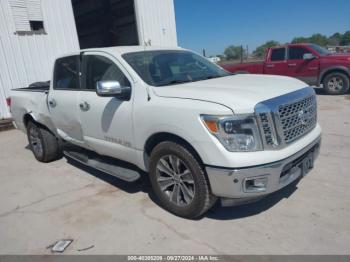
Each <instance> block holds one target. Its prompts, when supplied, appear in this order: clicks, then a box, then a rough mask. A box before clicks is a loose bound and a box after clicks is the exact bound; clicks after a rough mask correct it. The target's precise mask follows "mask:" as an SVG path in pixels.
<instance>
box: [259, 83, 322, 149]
mask: <svg viewBox="0 0 350 262" xmlns="http://www.w3.org/2000/svg"><path fill="white" fill-rule="evenodd" d="M255 113H256V116H257V119H258V123H259V128H260V132H261V136H262V139H263V144H264V147H265V148H266V149H279V148H282V147H285V146H287V145H288V144H289V143H292V142H293V141H295V140H297V139H298V138H300V137H302V136H303V135H305V134H307V133H309V132H310V131H311V130H312V129H313V128H314V127H315V126H316V124H317V103H316V95H315V92H314V90H313V89H312V88H309V87H307V88H304V89H301V90H298V91H295V92H292V93H289V94H286V95H283V96H279V97H276V98H273V99H270V100H266V101H264V102H261V103H259V104H257V105H256V107H255Z"/></svg>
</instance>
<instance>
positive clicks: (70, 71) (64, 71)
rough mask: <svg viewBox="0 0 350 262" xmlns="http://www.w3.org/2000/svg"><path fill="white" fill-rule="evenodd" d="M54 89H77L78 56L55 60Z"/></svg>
mask: <svg viewBox="0 0 350 262" xmlns="http://www.w3.org/2000/svg"><path fill="white" fill-rule="evenodd" d="M53 87H54V89H62V90H78V89H79V88H80V86H79V56H68V57H63V58H59V59H57V60H56V62H55V69H54V83H53Z"/></svg>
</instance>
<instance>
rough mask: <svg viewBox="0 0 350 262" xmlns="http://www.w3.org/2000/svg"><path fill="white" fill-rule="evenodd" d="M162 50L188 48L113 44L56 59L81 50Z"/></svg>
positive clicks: (116, 51) (110, 51) (128, 51)
mask: <svg viewBox="0 0 350 262" xmlns="http://www.w3.org/2000/svg"><path fill="white" fill-rule="evenodd" d="M161 50H175V51H176V50H186V49H184V48H181V47H174V46H172V47H164V46H163V47H160V46H112V47H100V48H89V49H82V50H79V51H75V52H70V53H66V54H62V55H60V56H58V57H56V59H59V58H64V57H68V56H74V55H79V54H80V53H81V52H108V53H117V54H119V55H123V54H126V53H133V52H142V51H161Z"/></svg>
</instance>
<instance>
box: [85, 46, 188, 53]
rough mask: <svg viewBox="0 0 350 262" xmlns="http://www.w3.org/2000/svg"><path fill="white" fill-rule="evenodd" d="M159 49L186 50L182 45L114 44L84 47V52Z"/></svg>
mask: <svg viewBox="0 0 350 262" xmlns="http://www.w3.org/2000/svg"><path fill="white" fill-rule="evenodd" d="M157 50H185V49H183V48H181V47H160V46H113V47H103V48H89V49H83V50H81V51H82V52H87V51H106V52H117V53H119V54H126V53H132V52H142V51H157Z"/></svg>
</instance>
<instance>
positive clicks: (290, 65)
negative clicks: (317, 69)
mask: <svg viewBox="0 0 350 262" xmlns="http://www.w3.org/2000/svg"><path fill="white" fill-rule="evenodd" d="M288 66H289V67H293V66H297V64H288Z"/></svg>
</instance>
